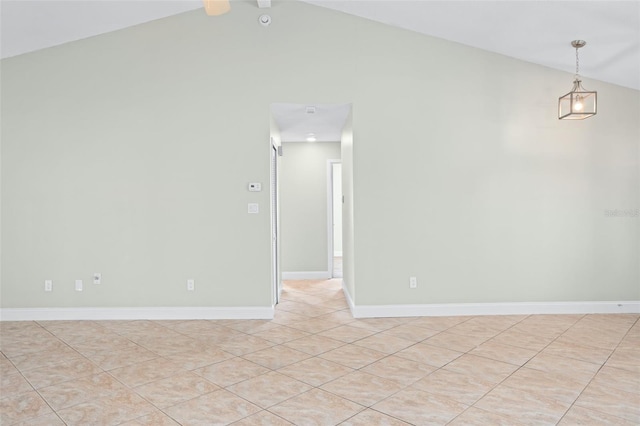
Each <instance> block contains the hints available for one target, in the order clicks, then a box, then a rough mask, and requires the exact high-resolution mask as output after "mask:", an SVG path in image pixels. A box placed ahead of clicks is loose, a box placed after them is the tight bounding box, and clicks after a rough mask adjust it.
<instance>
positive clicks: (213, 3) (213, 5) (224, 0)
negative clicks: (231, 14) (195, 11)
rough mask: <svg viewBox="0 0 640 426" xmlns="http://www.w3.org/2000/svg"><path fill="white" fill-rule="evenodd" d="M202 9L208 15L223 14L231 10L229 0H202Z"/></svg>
mask: <svg viewBox="0 0 640 426" xmlns="http://www.w3.org/2000/svg"><path fill="white" fill-rule="evenodd" d="M202 2H203V3H204V10H205V11H206V12H207V15H209V16H218V15H223V14H225V13H227V12H228V11H230V10H231V4H229V0H202Z"/></svg>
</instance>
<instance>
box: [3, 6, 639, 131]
mask: <svg viewBox="0 0 640 426" xmlns="http://www.w3.org/2000/svg"><path fill="white" fill-rule="evenodd" d="M232 1H233V0H232ZM284 1H293V0H280V1H278V0H274V1H273V3H272V4H273V7H278V3H281V4H282V3H283V2H284ZM301 1H305V2H306V3H311V4H315V5H318V6H322V7H327V8H330V9H334V10H338V11H341V12H345V13H349V14H353V15H357V16H361V17H364V18H368V19H372V20H375V21H379V22H382V23H385V24H389V25H393V26H397V27H401V28H405V29H409V30H412V31H416V32H420V33H424V34H428V35H431V36H435V37H439V38H443V39H447V40H451V41H455V42H459V43H462V44H465V45H469V46H473V47H477V48H480V49H485V50H489V51H493V52H497V53H500V54H503V55H507V56H511V57H514V58H518V59H522V60H525V61H528V62H532V63H536V64H541V65H544V66H548V67H551V68H556V69H560V70H563V71H568V72H574V71H575V59H574V50H573V49H572V48H571V46H570V41H571V40H574V39H583V40H587V46H586V47H585V48H584V49H582V50H581V51H580V70H581V75H583V76H584V77H585V80H587V81H588V79H598V80H602V81H606V82H610V83H614V84H618V85H621V86H625V87H629V88H633V89H636V90H640V0H626V1H614V0H604V1H592V0H591V1H582V0H565V1H552V0H535V1H520V0H502V1H486V0H468V1H435V0H301ZM257 7H258V6H257V4H256V8H257ZM199 8H202V2H201V1H200V0H151V1H149V0H121V1H119V0H110V1H99V0H75V1H73V0H71V1H69V0H66V1H62V0H0V28H1V32H0V35H1V40H0V53H1V57H2V58H7V57H11V56H16V55H20V54H23V53H27V52H31V51H35V50H39V49H43V48H47V47H51V46H55V45H59V44H63V43H66V42H70V41H74V40H79V39H83V38H86V37H91V36H94V35H98V34H101V33H105V32H110V31H115V30H118V29H122V28H126V27H128V26H132V25H137V24H140V23H143V22H148V21H152V20H155V19H160V18H163V17H167V16H171V15H174V14H178V13H182V12H186V11H189V10H194V9H199ZM203 13H204V11H203ZM230 13H233V6H232V10H231V12H230ZM211 19H215V17H212V18H211ZM329 24H330V23H327V25H329ZM273 25H277V23H274V24H273ZM586 84H588V82H586ZM281 107H282V108H283V115H282V117H285V116H286V117H288V118H287V120H289V121H287V123H288V124H287V123H284V122H281V123H279V124H280V126H281V130H282V131H283V132H287V131H288V129H289V128H299V129H298V130H297V131H298V132H301V133H299V134H298V135H297V136H295V137H296V138H299V139H303V136H305V135H306V134H307V133H309V132H314V133H316V135H317V136H318V137H319V139H327V140H328V139H329V138H330V137H333V136H330V135H328V134H327V135H323V132H324V131H325V130H323V129H322V128H317V127H316V128H313V129H311V128H305V129H304V130H303V129H302V127H304V126H303V125H302V124H301V122H300V120H302V119H309V118H310V117H309V114H306V113H305V112H304V110H305V109H304V108H303V107H304V105H298V106H297V109H296V108H294V106H293V105H291V106H289V107H287V106H284V105H281ZM324 107H326V108H324ZM324 107H323V108H319V109H318V111H317V115H314V116H313V117H312V118H313V120H314V121H315V123H312V124H315V125H316V126H320V123H324V127H325V128H326V131H328V132H334V133H333V134H334V135H335V131H336V129H335V126H337V124H331V123H332V122H331V119H332V118H335V119H336V120H338V121H339V120H342V122H341V123H340V126H341V125H342V123H344V120H343V118H339V117H341V115H340V110H339V108H340V106H335V107H336V108H337V110H336V111H333V110H332V108H329V107H330V106H324ZM276 110H277V108H276ZM296 110H297V111H301V113H300V116H298V117H296V116H295V114H293V113H292V111H296ZM287 111H288V112H287ZM325 113H326V114H327V116H326V117H323V115H324V114H325ZM296 120H298V121H296ZM301 126H302V127H301ZM332 126H333V127H332ZM291 137H294V136H291ZM334 140H335V139H334Z"/></svg>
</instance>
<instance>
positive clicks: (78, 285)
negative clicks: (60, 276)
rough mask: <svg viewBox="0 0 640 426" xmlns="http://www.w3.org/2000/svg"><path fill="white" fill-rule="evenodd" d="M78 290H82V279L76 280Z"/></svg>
mask: <svg viewBox="0 0 640 426" xmlns="http://www.w3.org/2000/svg"><path fill="white" fill-rule="evenodd" d="M76 291H82V280H76Z"/></svg>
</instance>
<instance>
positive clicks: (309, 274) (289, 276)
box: [282, 271, 331, 280]
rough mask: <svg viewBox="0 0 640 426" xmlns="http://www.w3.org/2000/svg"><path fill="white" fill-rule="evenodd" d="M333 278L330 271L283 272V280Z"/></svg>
mask: <svg viewBox="0 0 640 426" xmlns="http://www.w3.org/2000/svg"><path fill="white" fill-rule="evenodd" d="M330 278H331V273H330V272H329V271H297V272H283V273H282V279H283V280H328V279H330Z"/></svg>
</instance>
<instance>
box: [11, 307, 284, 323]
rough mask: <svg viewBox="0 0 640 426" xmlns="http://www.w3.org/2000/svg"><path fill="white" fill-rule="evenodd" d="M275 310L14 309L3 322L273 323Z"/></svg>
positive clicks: (245, 308)
mask: <svg viewBox="0 0 640 426" xmlns="http://www.w3.org/2000/svg"><path fill="white" fill-rule="evenodd" d="M273 314H274V308H273V307H176V308H173V307H166V308H12V309H0V321H55V320H142V319H146V320H195V319H205V320H217V319H273Z"/></svg>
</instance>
